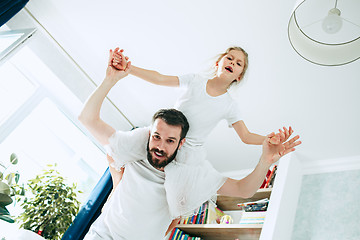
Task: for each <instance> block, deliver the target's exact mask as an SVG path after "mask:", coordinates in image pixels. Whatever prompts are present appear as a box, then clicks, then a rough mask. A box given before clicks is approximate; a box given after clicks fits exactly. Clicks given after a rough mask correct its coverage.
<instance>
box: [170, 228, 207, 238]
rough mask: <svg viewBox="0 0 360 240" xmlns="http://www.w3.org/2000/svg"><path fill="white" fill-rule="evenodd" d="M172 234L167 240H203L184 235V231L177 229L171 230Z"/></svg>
mask: <svg viewBox="0 0 360 240" xmlns="http://www.w3.org/2000/svg"><path fill="white" fill-rule="evenodd" d="M173 232H174V234H172V235H171V236H170V237H169V238H168V240H192V239H195V240H203V239H202V238H200V237H192V236H190V235H189V234H187V233H185V232H184V231H182V230H180V229H178V228H175V229H174V230H173Z"/></svg>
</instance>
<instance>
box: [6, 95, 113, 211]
mask: <svg viewBox="0 0 360 240" xmlns="http://www.w3.org/2000/svg"><path fill="white" fill-rule="evenodd" d="M11 153H16V155H17V156H18V159H19V162H18V164H17V165H14V166H13V167H14V168H15V169H16V170H18V171H19V173H20V182H24V183H26V182H27V180H29V179H31V178H34V177H35V175H36V174H39V173H41V170H42V169H44V168H45V167H46V165H47V164H54V163H56V164H57V165H58V170H59V171H60V173H61V174H62V175H63V176H64V177H66V178H67V179H68V181H69V183H72V182H76V183H77V185H78V188H79V190H81V191H83V192H84V193H83V194H82V195H81V196H79V200H80V201H81V202H84V201H85V200H86V198H87V197H88V195H89V193H90V192H91V190H92V189H93V187H94V186H95V184H96V183H97V181H98V180H99V179H100V177H101V176H102V174H103V173H104V171H105V169H106V167H107V164H106V159H105V155H104V153H103V152H102V151H101V150H100V149H99V148H98V147H96V146H95V145H94V144H93V143H92V142H91V141H90V140H89V139H88V138H87V137H86V136H85V135H84V134H83V133H82V132H81V131H80V130H79V129H78V128H77V127H76V126H75V125H74V124H73V123H72V122H71V121H70V120H69V119H68V118H67V117H66V116H65V115H64V114H63V113H62V112H61V111H60V110H59V109H58V108H57V107H56V105H55V104H54V103H53V102H51V100H49V99H44V100H43V101H42V102H41V103H40V104H39V106H38V107H36V108H35V109H34V110H33V111H32V112H31V114H30V115H29V116H28V117H27V118H26V119H25V120H24V121H22V123H21V124H20V125H19V126H18V127H17V128H16V129H15V130H14V131H13V132H12V133H11V134H10V135H9V136H8V137H7V138H6V139H5V141H4V142H2V143H1V145H0V159H1V160H2V162H4V160H5V159H8V158H9V156H10V154H11ZM11 207H13V206H9V210H10V209H11ZM14 210H15V211H16V212H17V213H20V212H21V208H20V209H14ZM14 210H12V209H11V210H10V212H11V213H12V214H15V212H12V211H14ZM15 215H17V214H15Z"/></svg>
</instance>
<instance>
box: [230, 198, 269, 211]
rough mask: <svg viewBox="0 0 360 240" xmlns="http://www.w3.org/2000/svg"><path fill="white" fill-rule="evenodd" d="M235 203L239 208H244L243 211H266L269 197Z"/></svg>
mask: <svg viewBox="0 0 360 240" xmlns="http://www.w3.org/2000/svg"><path fill="white" fill-rule="evenodd" d="M237 205H238V207H240V209H241V210H245V212H255V211H266V210H267V207H268V205H269V199H268V198H264V199H260V200H258V201H255V202H244V203H238V204H237Z"/></svg>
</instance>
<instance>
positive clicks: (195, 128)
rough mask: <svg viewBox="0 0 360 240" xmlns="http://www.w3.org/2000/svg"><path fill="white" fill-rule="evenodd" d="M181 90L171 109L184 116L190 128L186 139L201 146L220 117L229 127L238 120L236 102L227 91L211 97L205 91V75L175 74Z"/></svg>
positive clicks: (239, 117) (238, 113)
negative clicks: (181, 93)
mask: <svg viewBox="0 0 360 240" xmlns="http://www.w3.org/2000/svg"><path fill="white" fill-rule="evenodd" d="M179 82H180V87H181V88H186V91H185V93H184V94H183V95H182V96H181V97H180V98H179V99H178V100H177V102H176V103H175V106H174V107H175V108H176V109H177V110H179V111H181V112H182V113H184V115H185V116H186V118H187V120H188V122H189V125H190V128H189V132H188V134H187V135H186V142H187V143H189V144H191V145H202V144H203V143H204V142H205V139H206V137H207V136H208V135H209V133H210V132H211V130H212V129H213V128H214V127H215V126H216V125H217V124H218V123H219V121H220V120H222V119H226V120H227V122H228V124H229V126H231V125H232V124H233V123H235V122H237V121H240V120H241V115H240V112H239V108H238V105H237V104H236V102H235V101H234V100H233V99H232V98H231V96H230V94H229V93H228V92H226V93H224V94H222V95H220V96H217V97H212V96H210V95H209V94H208V93H207V92H206V84H207V82H208V79H207V78H204V77H203V76H201V75H198V74H188V75H184V76H180V77H179Z"/></svg>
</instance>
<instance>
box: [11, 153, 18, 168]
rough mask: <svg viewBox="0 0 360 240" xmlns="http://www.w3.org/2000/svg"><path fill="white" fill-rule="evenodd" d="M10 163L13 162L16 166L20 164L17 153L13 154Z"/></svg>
mask: <svg viewBox="0 0 360 240" xmlns="http://www.w3.org/2000/svg"><path fill="white" fill-rule="evenodd" d="M10 162H11V164H14V165H15V164H17V163H18V157H17V156H16V154H15V153H12V154H11V155H10Z"/></svg>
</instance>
